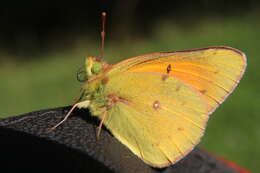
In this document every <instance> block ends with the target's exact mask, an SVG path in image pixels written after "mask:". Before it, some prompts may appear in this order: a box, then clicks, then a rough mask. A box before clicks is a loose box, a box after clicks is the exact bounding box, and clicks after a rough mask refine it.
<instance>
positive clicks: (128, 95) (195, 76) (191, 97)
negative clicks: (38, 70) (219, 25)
mask: <svg viewBox="0 0 260 173" xmlns="http://www.w3.org/2000/svg"><path fill="white" fill-rule="evenodd" d="M85 66H86V69H85V71H86V76H87V81H86V82H85V83H84V85H83V87H82V89H83V97H84V100H83V101H82V102H79V103H76V104H75V105H74V106H73V108H72V109H71V111H72V110H73V109H74V108H76V107H78V108H88V109H89V110H90V112H91V114H92V115H93V116H96V117H97V118H99V119H100V120H101V122H100V126H99V131H98V134H97V136H99V133H100V129H101V126H102V124H104V125H105V126H106V128H107V129H109V130H110V131H111V133H112V134H113V135H114V136H115V137H116V138H117V139H118V140H119V141H120V142H121V143H123V144H124V145H125V146H127V147H128V148H129V149H130V150H131V151H132V152H133V153H134V154H136V155H137V156H138V157H139V158H140V159H142V160H143V161H144V162H146V163H147V164H149V165H151V166H153V167H165V166H167V165H170V164H174V163H176V162H177V161H178V160H180V159H181V158H183V157H184V156H185V155H187V154H188V153H189V152H190V151H191V150H192V149H193V148H194V146H195V145H197V144H198V143H199V141H200V138H201V137H202V135H203V133H204V131H205V128H206V124H207V121H208V118H209V114H211V113H212V112H213V111H214V110H215V109H216V108H217V107H218V106H219V104H221V103H222V102H223V101H224V100H225V98H226V97H227V96H228V95H229V94H230V93H231V92H232V91H233V90H234V88H235V87H236V86H237V84H238V82H239V80H240V79H241V77H242V75H243V73H244V71H245V68H246V56H245V55H244V54H243V53H242V52H241V51H239V50H237V49H234V48H230V47H208V48H201V49H193V50H183V51H174V52H159V53H153V54H148V55H142V56H138V57H134V58H130V59H127V60H124V61H122V62H119V63H117V64H114V65H108V64H107V63H105V62H104V61H102V60H101V59H99V58H95V57H88V58H87V59H86V65H85ZM71 111H70V112H69V113H68V114H67V115H66V117H65V118H64V120H63V121H61V122H60V123H59V124H57V125H56V126H55V127H54V128H56V127H57V126H58V125H60V124H61V123H62V122H64V121H65V120H66V119H67V118H68V116H69V115H70V113H71Z"/></svg>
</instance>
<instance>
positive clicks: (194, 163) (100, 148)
mask: <svg viewBox="0 0 260 173" xmlns="http://www.w3.org/2000/svg"><path fill="white" fill-rule="evenodd" d="M70 108H71V107H62V108H56V109H48V110H42V111H36V112H32V113H27V114H24V115H20V116H14V117H11V118H7V119H1V120H0V141H1V142H0V153H1V156H0V169H1V172H18V171H19V172H21V171H26V172H57V171H58V172H70V173H74V172H75V173H76V172H77V173H78V172H122V173H139V172H142V173H152V172H163V173H170V172H178V173H193V172H195V173H233V172H236V171H235V170H233V169H232V168H229V167H228V166H226V165H225V164H223V163H222V162H220V161H218V160H217V159H215V157H213V156H211V155H209V154H208V153H207V152H205V151H203V150H201V149H198V148H195V149H194V150H193V151H192V152H191V153H190V154H189V155H188V156H186V157H185V158H184V159H182V160H181V161H179V162H178V163H176V164H175V165H172V166H170V167H168V168H164V169H154V168H151V167H149V166H148V165H146V164H145V163H143V161H141V160H140V159H139V158H137V157H136V156H135V155H133V154H132V153H131V152H130V151H129V150H128V149H127V148H126V147H125V146H124V145H122V144H121V143H120V142H118V141H117V140H116V139H115V138H114V137H113V136H112V135H111V134H110V133H109V132H108V131H107V130H104V129H103V130H102V132H101V136H100V139H99V141H96V126H97V124H98V121H97V120H96V119H95V118H93V117H91V116H90V115H89V113H88V111H87V110H84V109H82V110H76V111H75V112H74V113H73V115H72V116H71V117H70V118H69V120H67V121H66V122H65V123H64V124H62V125H61V126H60V127H58V128H57V129H56V130H55V131H53V132H52V133H49V134H47V135H45V134H43V132H45V131H46V130H47V129H48V128H50V127H52V126H54V125H55V124H56V123H57V122H59V121H60V120H61V119H62V118H63V117H64V116H65V114H66V113H67V112H68V110H69V109H70Z"/></svg>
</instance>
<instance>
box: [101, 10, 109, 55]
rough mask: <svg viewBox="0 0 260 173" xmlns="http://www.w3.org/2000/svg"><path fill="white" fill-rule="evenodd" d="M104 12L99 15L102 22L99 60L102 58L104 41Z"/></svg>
mask: <svg viewBox="0 0 260 173" xmlns="http://www.w3.org/2000/svg"><path fill="white" fill-rule="evenodd" d="M106 15H107V13H106V12H102V13H101V22H102V28H101V29H102V30H101V49H100V58H103V55H104V41H105V35H106V32H105V25H106Z"/></svg>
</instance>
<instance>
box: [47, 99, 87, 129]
mask: <svg viewBox="0 0 260 173" xmlns="http://www.w3.org/2000/svg"><path fill="white" fill-rule="evenodd" d="M88 105H89V101H88V100H86V101H83V102H79V103H76V104H74V105H73V106H72V108H71V109H70V111H69V112H68V113H67V114H66V116H65V117H64V118H63V120H61V121H60V122H59V123H58V124H56V125H55V126H53V127H52V128H50V129H48V130H47V131H46V132H45V133H50V132H52V131H53V130H55V129H56V128H57V127H58V126H60V125H61V124H62V123H64V122H65V121H66V120H67V119H68V117H69V116H70V115H71V113H72V111H73V110H74V109H75V108H77V107H78V108H83V107H87V106H88Z"/></svg>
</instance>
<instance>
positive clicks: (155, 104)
mask: <svg viewBox="0 0 260 173" xmlns="http://www.w3.org/2000/svg"><path fill="white" fill-rule="evenodd" d="M153 108H154V109H159V108H160V102H159V101H158V100H156V101H154V102H153Z"/></svg>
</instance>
